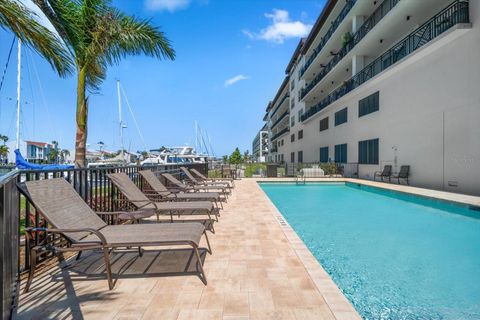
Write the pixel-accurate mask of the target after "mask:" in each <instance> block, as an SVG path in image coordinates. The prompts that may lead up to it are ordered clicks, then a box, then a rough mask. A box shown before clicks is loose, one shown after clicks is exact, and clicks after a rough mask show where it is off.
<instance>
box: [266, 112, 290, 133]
mask: <svg viewBox="0 0 480 320" xmlns="http://www.w3.org/2000/svg"><path fill="white" fill-rule="evenodd" d="M289 114H290V111H289V110H287V111H285V112H284V113H283V114H282V115H281V116H279V117H278V119H277V121H275V122H274V123H273V124H272V126H271V127H270V129H273V128H275V127H276V126H277V125H278V124H279V123H280V121H282V120H283V119H285V117H286V116H287V115H289Z"/></svg>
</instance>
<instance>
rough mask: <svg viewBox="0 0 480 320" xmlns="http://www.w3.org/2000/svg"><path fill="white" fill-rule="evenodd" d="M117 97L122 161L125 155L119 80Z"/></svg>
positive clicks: (118, 82)
mask: <svg viewBox="0 0 480 320" xmlns="http://www.w3.org/2000/svg"><path fill="white" fill-rule="evenodd" d="M117 96H118V122H119V125H120V145H121V146H120V147H121V150H120V154H121V155H122V160H125V155H124V153H123V149H124V147H123V121H122V98H121V96H120V80H117Z"/></svg>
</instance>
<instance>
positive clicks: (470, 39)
mask: <svg viewBox="0 0 480 320" xmlns="http://www.w3.org/2000/svg"><path fill="white" fill-rule="evenodd" d="M479 6H480V3H479V2H473V3H471V8H470V12H471V13H472V15H474V16H472V20H471V21H472V22H474V23H473V28H472V29H471V30H468V31H464V30H453V31H452V32H449V33H447V34H446V35H444V36H443V37H440V38H439V39H435V40H434V41H433V42H432V43H431V44H429V45H427V46H426V47H425V48H422V49H421V50H419V51H418V52H416V53H414V54H412V55H411V56H408V57H407V58H406V59H405V60H403V61H401V62H400V63H399V64H398V65H396V66H394V67H392V68H391V69H389V70H386V71H385V72H383V73H381V74H380V75H379V76H377V77H376V78H374V79H372V80H370V81H369V82H367V83H365V84H364V85H362V86H360V87H359V88H357V89H356V90H354V91H352V92H351V93H349V94H347V95H346V96H344V97H342V98H341V99H339V100H338V101H336V102H334V103H333V104H332V105H330V106H329V107H327V108H326V109H325V110H323V111H322V112H319V113H318V114H316V115H315V116H313V117H312V118H311V119H308V120H307V121H306V122H305V123H304V124H303V125H296V126H295V127H294V129H293V130H291V132H292V133H293V132H297V131H298V129H300V128H303V130H304V139H303V141H302V140H300V141H298V140H296V141H295V142H294V143H292V144H291V143H290V142H288V144H286V145H285V148H284V152H286V153H288V154H290V152H292V151H294V152H295V153H296V152H297V151H299V150H303V159H304V162H318V161H319V149H320V147H322V146H327V145H328V146H329V155H330V157H331V158H332V159H333V158H334V146H335V145H336V144H342V143H347V145H348V151H347V154H348V162H358V141H361V140H366V139H373V138H379V140H380V142H379V164H378V165H360V167H359V176H360V177H361V178H367V179H372V177H373V173H374V171H377V170H380V169H381V168H382V167H383V166H384V165H385V164H392V165H393V166H394V170H395V171H398V169H399V167H400V165H404V164H408V165H410V166H411V177H412V179H411V182H412V184H413V185H416V186H423V187H429V188H435V189H444V190H448V191H458V192H464V193H471V194H480V139H479V138H478V137H480V126H478V119H480V90H478V83H480V64H478V52H480V25H479V24H475V21H478V19H477V16H475V15H478V12H480V7H479ZM376 91H379V92H380V110H379V111H377V112H374V113H371V114H368V115H366V116H363V117H361V118H359V117H358V101H359V100H360V99H362V98H364V97H366V96H368V95H369V94H371V93H374V92H376ZM344 107H348V122H347V123H344V124H341V125H339V126H338V127H335V126H334V113H335V112H337V111H339V110H341V109H343V108H344ZM326 116H328V117H329V129H328V130H326V131H323V132H320V131H319V121H320V119H323V118H324V117H326ZM288 141H290V140H288ZM288 159H289V158H288Z"/></svg>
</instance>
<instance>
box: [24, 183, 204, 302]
mask: <svg viewBox="0 0 480 320" xmlns="http://www.w3.org/2000/svg"><path fill="white" fill-rule="evenodd" d="M18 186H19V190H20V192H21V193H22V194H23V195H25V197H27V199H28V200H29V201H30V202H31V203H32V204H33V206H34V207H35V209H36V210H37V211H38V212H39V213H40V214H41V215H42V216H43V217H44V218H45V219H46V221H47V222H48V224H49V227H48V228H27V229H25V233H26V237H27V241H29V240H31V239H32V235H33V234H34V233H35V232H48V233H50V234H60V235H62V236H63V237H64V238H65V239H66V240H67V241H68V246H61V247H57V246H56V244H55V243H51V244H49V245H48V246H35V247H33V248H31V250H30V262H31V265H30V272H29V275H28V280H27V284H26V286H25V292H28V290H29V289H30V285H31V283H32V280H33V276H34V272H35V264H36V257H37V252H40V251H42V252H45V251H51V252H53V253H60V254H61V253H63V252H78V256H77V258H79V257H80V254H81V252H82V251H85V250H95V249H99V250H102V251H103V259H104V261H105V269H106V273H107V280H108V287H109V288H110V290H111V289H113V287H114V282H113V278H112V271H111V264H110V251H113V249H116V248H132V247H138V251H139V254H140V255H142V249H141V248H142V247H146V246H174V245H175V246H177V245H180V246H190V247H192V249H193V251H194V252H195V256H196V262H197V266H198V269H199V273H198V275H199V277H200V278H201V280H202V281H203V283H204V284H207V279H206V277H205V273H204V271H203V265H202V261H201V259H200V254H199V251H198V248H199V244H200V239H201V237H202V234H203V235H205V239H206V241H207V245H208V252H209V253H211V248H210V243H209V242H208V238H207V234H206V232H205V227H204V226H203V225H202V224H200V223H168V224H167V223H159V224H157V223H155V224H125V225H107V224H106V223H105V222H104V221H103V220H102V219H100V217H98V216H97V214H96V213H95V212H94V211H93V210H92V209H91V208H90V207H89V206H88V204H87V203H86V202H85V201H84V200H83V199H82V198H81V197H80V195H79V194H78V193H77V192H76V191H75V189H74V188H73V187H72V185H71V184H69V183H68V182H67V181H65V179H63V178H55V179H46V180H38V181H28V182H24V183H19V185H18Z"/></svg>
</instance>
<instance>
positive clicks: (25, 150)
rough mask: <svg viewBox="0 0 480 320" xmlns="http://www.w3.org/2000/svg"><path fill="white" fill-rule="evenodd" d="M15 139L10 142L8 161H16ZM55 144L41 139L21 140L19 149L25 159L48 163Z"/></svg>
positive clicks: (32, 161)
mask: <svg viewBox="0 0 480 320" xmlns="http://www.w3.org/2000/svg"><path fill="white" fill-rule="evenodd" d="M15 145H16V142H15V141H11V142H9V143H8V149H9V152H8V162H9V163H15V153H14V151H15ZM54 148H55V146H54V145H53V144H51V143H48V142H41V141H29V140H26V141H20V144H19V150H20V153H21V154H22V155H23V157H24V158H25V160H27V161H28V162H30V163H48V162H50V153H51V151H52V150H53V149H54Z"/></svg>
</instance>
